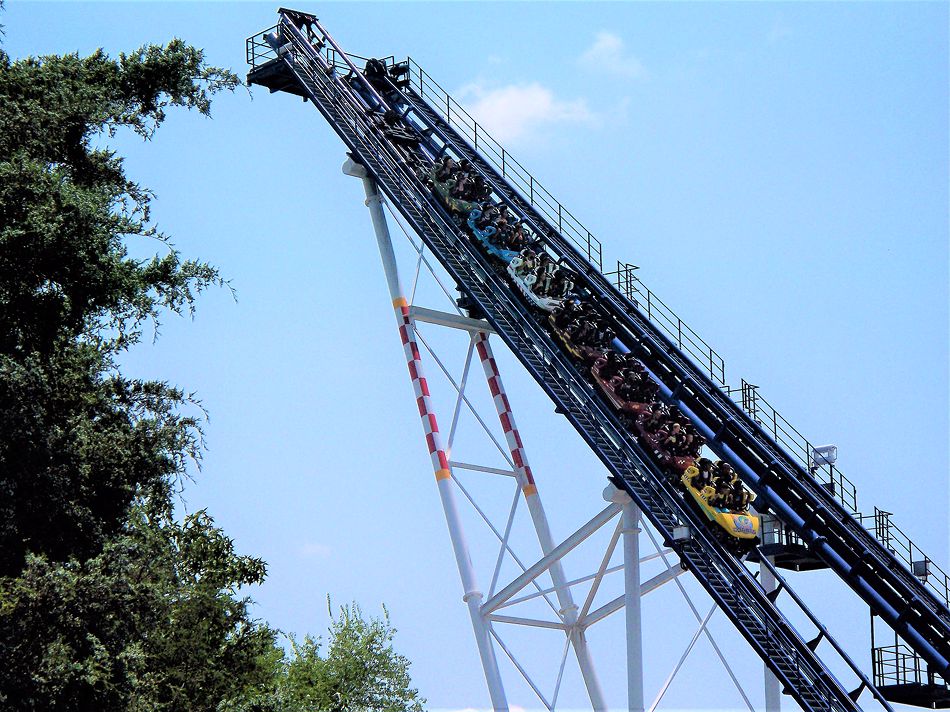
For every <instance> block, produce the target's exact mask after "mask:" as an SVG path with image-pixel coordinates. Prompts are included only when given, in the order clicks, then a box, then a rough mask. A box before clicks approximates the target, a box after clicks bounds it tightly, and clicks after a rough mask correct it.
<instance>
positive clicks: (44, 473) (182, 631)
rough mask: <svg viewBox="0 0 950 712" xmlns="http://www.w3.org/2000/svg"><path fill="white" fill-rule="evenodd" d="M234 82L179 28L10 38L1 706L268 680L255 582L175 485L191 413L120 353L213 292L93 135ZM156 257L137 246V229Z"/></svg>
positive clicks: (184, 706) (192, 704) (3, 293)
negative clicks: (111, 40)
mask: <svg viewBox="0 0 950 712" xmlns="http://www.w3.org/2000/svg"><path fill="white" fill-rule="evenodd" d="M237 83H238V79H237V77H236V76H235V75H234V74H232V73H231V72H228V71H225V70H220V69H216V68H214V67H208V66H206V65H205V63H204V58H203V56H202V53H201V51H200V50H197V49H195V48H193V47H189V46H188V45H186V44H185V43H184V42H182V41H180V40H174V41H172V42H170V43H169V44H168V45H166V46H164V47H162V46H147V47H143V48H141V49H139V50H137V51H136V52H133V53H130V54H127V55H126V54H121V55H119V57H118V58H117V59H112V58H110V57H108V56H107V55H106V54H105V53H103V52H101V51H99V52H96V53H94V54H93V55H91V56H89V57H85V58H81V57H79V56H78V55H75V54H74V55H67V56H62V57H60V56H48V57H42V58H28V59H23V60H18V61H12V60H11V59H10V57H9V56H8V55H7V54H6V53H4V52H2V51H0V664H2V668H0V707H2V708H3V709H11V710H77V711H78V710H83V711H85V710H91V709H95V710H143V711H144V710H175V711H176V712H177V711H178V710H209V711H210V710H214V709H216V708H217V706H218V705H219V704H221V703H222V701H224V700H227V699H231V698H233V697H235V696H239V695H242V694H244V690H245V689H246V688H248V686H254V685H262V684H266V683H267V682H268V680H270V679H271V678H270V677H269V676H270V675H271V672H272V671H271V670H270V669H269V668H268V667H266V665H264V663H263V662H262V661H264V660H265V659H266V655H267V654H268V653H269V652H270V651H272V650H273V647H274V634H273V633H272V632H271V631H270V630H269V629H268V628H266V627H264V626H260V625H257V624H255V623H254V621H252V620H251V618H250V617H249V613H248V609H247V603H248V602H247V600H246V599H244V598H241V597H240V596H239V588H240V587H241V586H244V585H248V584H254V583H259V582H261V581H262V580H263V577H264V573H265V567H264V563H263V562H262V561H260V560H259V559H255V558H251V557H246V556H240V555H238V554H237V553H236V552H235V550H234V547H233V543H232V542H231V541H230V540H229V539H228V538H227V537H226V536H225V535H224V534H223V533H222V532H221V531H220V530H218V529H217V528H215V527H214V525H213V522H212V520H211V518H210V517H209V516H208V515H207V514H206V513H204V512H199V513H197V514H194V515H191V516H190V517H188V518H186V520H185V521H184V522H179V521H177V520H176V518H175V516H174V506H173V497H172V493H173V491H174V490H175V488H176V487H177V486H178V485H179V482H180V480H181V478H182V477H185V476H186V475H187V473H188V468H189V466H190V464H189V463H191V462H197V460H198V459H199V458H200V454H201V430H200V416H201V412H200V409H199V408H198V407H197V404H195V403H194V402H193V401H191V399H190V398H189V397H188V396H187V395H186V394H185V393H184V392H183V391H182V390H180V389H178V388H175V387H172V386H170V385H168V384H166V383H161V382H154V381H145V380H137V379H129V378H126V377H124V376H123V375H122V373H121V372H120V370H119V368H118V366H117V359H118V356H119V355H120V354H121V353H122V351H123V350H125V349H127V348H128V347H129V346H130V345H131V344H134V343H136V342H137V341H138V340H139V338H140V334H141V330H142V328H143V326H144V325H146V324H147V323H149V322H152V321H157V320H158V318H159V316H160V315H161V314H162V313H163V312H173V313H183V312H184V313H187V312H190V311H191V310H192V309H193V305H194V299H195V296H196V295H197V294H198V293H199V292H200V291H202V290H204V289H206V288H208V287H209V286H212V285H215V284H218V285H220V284H222V283H223V282H222V280H221V278H220V276H219V275H218V273H217V271H216V270H215V269H214V268H213V267H211V266H209V265H207V264H205V263H202V262H199V261H194V260H183V259H182V258H181V257H180V256H179V254H178V253H177V252H176V251H175V250H174V249H173V248H172V247H171V246H170V244H169V242H168V238H167V236H165V235H163V234H161V233H160V232H158V231H157V230H156V229H155V227H154V226H153V225H152V224H151V222H150V218H149V208H150V202H151V200H152V196H151V194H150V192H149V191H148V189H147V188H145V187H143V186H141V185H139V184H138V183H136V182H134V181H133V180H131V179H130V178H129V177H128V176H126V174H125V171H124V166H123V162H122V159H121V158H120V157H119V156H117V155H116V154H115V153H114V152H113V151H111V150H109V149H108V148H101V147H96V144H97V143H101V142H103V139H105V140H107V139H108V137H110V136H112V135H114V133H115V132H116V131H119V130H123V129H129V130H132V131H134V132H136V133H138V134H139V135H141V136H142V137H143V138H145V139H148V138H150V137H151V136H152V135H153V134H154V132H155V131H156V130H157V129H158V128H159V127H160V125H161V124H162V123H163V121H164V120H165V118H166V116H165V112H166V110H168V109H169V108H171V107H183V108H188V109H197V110H198V111H199V112H201V113H203V114H208V113H209V111H210V106H211V97H212V96H213V95H214V94H215V93H217V92H219V91H222V90H229V89H233V88H234V87H235V86H236V85H237ZM143 239H145V240H154V241H157V244H158V245H159V246H160V250H161V252H160V254H157V255H156V256H155V257H154V258H153V259H150V260H144V261H142V260H136V259H132V258H130V257H129V253H128V250H127V245H128V244H129V243H130V242H131V241H134V240H143Z"/></svg>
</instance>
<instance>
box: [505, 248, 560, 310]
mask: <svg viewBox="0 0 950 712" xmlns="http://www.w3.org/2000/svg"><path fill="white" fill-rule="evenodd" d="M541 255H542V256H541V257H539V256H538V255H536V254H535V253H534V252H533V251H532V250H530V249H527V250H523V251H522V252H521V253H520V254H519V255H518V256H517V257H515V258H514V259H512V260H511V262H509V263H508V275H509V276H510V277H511V280H512V281H513V282H514V283H515V286H516V287H517V288H518V289H519V290H520V291H521V293H522V294H524V295H525V297H527V299H528V301H530V302H531V303H532V304H533V305H534V306H536V307H537V308H538V309H542V310H543V311H546V312H553V311H554V310H555V309H557V308H558V307H560V306H561V305H562V304H564V299H563V297H554V296H546V295H545V293H544V292H543V291H542V290H543V287H544V283H543V282H542V283H541V284H539V283H538V274H537V273H538V272H541V274H545V272H544V269H545V264H546V263H548V262H551V258H550V256H549V255H548V254H547V253H546V252H542V253H541Z"/></svg>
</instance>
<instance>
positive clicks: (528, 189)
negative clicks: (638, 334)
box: [407, 57, 603, 270]
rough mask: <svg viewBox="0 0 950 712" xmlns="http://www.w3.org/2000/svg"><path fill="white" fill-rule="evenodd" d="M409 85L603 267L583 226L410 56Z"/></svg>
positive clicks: (593, 240)
mask: <svg viewBox="0 0 950 712" xmlns="http://www.w3.org/2000/svg"><path fill="white" fill-rule="evenodd" d="M407 62H408V65H409V70H410V71H409V76H408V77H407V78H408V79H409V83H410V86H411V87H412V89H413V90H414V91H415V93H416V94H418V95H419V97H421V98H422V99H424V100H425V101H426V102H427V103H428V104H429V106H431V107H432V108H433V109H434V110H436V111H438V112H439V113H440V114H441V115H442V117H443V118H444V119H445V122H446V123H447V124H449V126H451V127H452V128H454V129H455V130H456V131H457V132H458V133H459V134H460V135H461V136H462V137H463V138H465V139H466V140H467V141H468V142H469V143H470V144H471V145H472V147H473V148H474V149H475V150H476V151H478V152H479V153H480V154H481V156H482V158H484V159H485V160H486V161H487V162H488V163H490V164H491V165H492V166H493V167H494V168H496V169H497V170H498V172H499V173H501V175H502V176H503V177H504V178H506V179H507V180H508V182H509V183H510V184H511V186H512V187H513V188H515V189H516V190H517V191H518V192H519V193H521V195H522V197H523V198H524V199H525V200H526V201H527V202H528V203H529V204H530V205H531V206H532V207H533V208H534V209H535V210H537V211H538V213H540V214H541V215H542V216H544V218H545V219H546V220H547V221H548V222H549V223H550V224H551V225H552V226H555V227H556V228H557V230H558V232H560V233H561V234H562V235H563V236H564V237H565V238H566V239H568V240H569V241H570V242H572V243H574V245H575V246H576V247H577V248H578V249H579V250H581V252H583V253H584V255H585V256H586V257H587V259H588V260H589V261H590V263H591V264H593V265H594V266H595V267H597V269H599V270H603V250H602V246H601V243H600V241H599V240H598V239H597V238H595V237H594V236H593V235H592V234H591V232H590V230H588V229H587V228H586V227H584V226H583V225H582V224H581V222H580V221H579V220H578V219H577V218H576V217H574V215H573V214H572V213H571V212H570V211H569V210H568V209H567V208H565V207H564V206H563V205H562V204H561V203H560V202H559V201H558V200H557V199H556V198H555V197H554V196H553V195H551V193H550V192H549V191H548V190H547V189H546V188H545V187H544V186H543V185H541V184H540V183H539V182H538V181H537V180H535V178H534V176H532V175H531V174H530V173H528V171H527V170H526V169H525V167H524V166H522V165H521V164H520V163H519V162H518V161H517V160H515V159H514V158H513V157H512V155H511V154H510V153H508V151H506V150H505V148H504V146H502V145H501V144H500V143H498V141H496V140H495V139H494V138H492V136H491V134H489V133H488V131H486V130H485V127H483V126H481V125H480V124H479V123H478V122H477V121H475V119H474V118H472V116H471V114H469V113H468V112H467V111H466V110H465V108H464V107H463V106H462V105H461V104H459V103H458V102H457V101H456V100H455V99H453V98H452V97H451V96H450V95H449V93H448V92H446V91H445V90H444V89H443V88H442V87H441V86H439V84H438V83H437V82H436V81H435V80H434V79H433V78H432V77H431V76H429V74H427V73H426V71H425V70H424V69H423V68H422V67H420V66H419V65H418V64H417V63H416V62H415V61H414V60H413V59H412V57H409V58H408V60H407Z"/></svg>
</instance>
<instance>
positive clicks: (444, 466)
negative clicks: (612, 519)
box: [343, 159, 508, 712]
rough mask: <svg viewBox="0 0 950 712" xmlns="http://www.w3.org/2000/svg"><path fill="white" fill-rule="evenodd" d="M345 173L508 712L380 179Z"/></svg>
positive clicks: (359, 170) (490, 675) (361, 171)
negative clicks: (368, 222)
mask: <svg viewBox="0 0 950 712" xmlns="http://www.w3.org/2000/svg"><path fill="white" fill-rule="evenodd" d="M343 172H344V173H345V174H346V175H349V176H353V177H355V178H361V179H362V180H363V188H364V190H365V191H366V207H367V208H369V212H370V216H371V217H372V220H373V229H374V231H375V233H376V242H377V244H378V246H379V255H380V258H381V259H382V262H383V270H384V271H385V273H386V283H387V285H388V286H389V294H390V297H391V298H392V303H393V308H394V310H395V313H396V321H397V323H398V324H399V332H400V337H401V339H402V342H403V347H404V349H405V351H406V360H407V363H408V365H409V372H410V376H411V377H412V382H413V389H414V390H415V393H416V399H417V401H418V402H419V403H420V410H419V412H420V415H421V416H422V419H423V428H424V430H425V433H426V442H427V445H428V447H429V453H430V455H431V457H432V464H433V470H434V471H435V477H436V482H437V485H438V488H439V497H440V498H441V500H442V509H443V511H444V512H445V521H446V524H447V525H448V529H449V537H450V538H451V540H452V549H453V550H454V552H455V561H456V564H457V565H458V569H459V576H460V577H461V579H462V588H463V597H462V600H464V601H465V603H466V605H467V606H468V611H469V616H470V617H471V620H472V629H473V631H474V633H475V642H476V644H477V646H478V653H479V657H480V658H481V662H482V669H483V670H484V672H485V681H486V683H487V685H488V694H489V696H490V698H491V702H492V707H493V709H494V710H496V712H499V711H500V712H507V710H508V702H507V699H506V697H505V690H504V686H503V685H502V681H501V674H500V673H499V671H498V661H497V660H496V658H495V649H494V647H493V645H492V641H491V631H490V629H489V626H488V623H487V622H486V620H485V618H484V616H483V615H482V612H481V605H482V592H481V591H480V590H479V588H478V584H477V582H476V579H475V572H474V569H473V567H472V560H471V557H470V556H469V552H468V543H467V541H466V539H465V533H464V530H463V529H462V522H461V519H460V518H459V514H458V509H457V507H456V504H455V492H454V490H453V489H452V472H451V468H450V466H449V464H448V459H447V458H446V456H445V450H444V449H443V447H442V442H441V435H440V433H439V429H438V425H437V424H436V420H435V415H434V414H433V413H431V411H430V406H429V391H428V385H427V382H426V380H425V377H424V376H423V374H422V363H421V361H420V359H419V349H418V346H417V345H416V341H415V336H414V329H413V325H412V319H411V317H410V315H409V305H408V304H407V303H406V298H405V296H404V295H403V291H402V286H401V284H400V282H399V271H398V268H397V266H396V256H395V253H394V252H393V246H392V239H391V237H390V235H389V227H388V225H387V223H386V215H385V213H384V212H383V208H382V196H381V195H380V193H379V190H378V188H377V186H376V182H375V181H374V180H373V179H372V178H371V177H370V176H369V175H368V174H367V173H366V169H365V168H364V167H363V166H361V165H359V164H357V163H354V162H353V161H352V160H351V159H347V161H346V162H345V163H344V164H343Z"/></svg>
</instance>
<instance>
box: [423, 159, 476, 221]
mask: <svg viewBox="0 0 950 712" xmlns="http://www.w3.org/2000/svg"><path fill="white" fill-rule="evenodd" d="M437 173H438V171H437V167H436V166H433V167H432V169H431V170H430V171H429V178H430V180H431V181H432V187H433V189H434V190H435V192H436V195H438V196H439V198H440V199H441V201H442V204H443V205H445V207H446V208H447V209H448V210H450V211H451V212H453V213H456V214H458V215H469V214H470V213H471V212H472V211H473V210H478V209H481V206H480V205H479V204H478V203H473V202H470V201H468V200H461V199H459V198H456V197H454V196H453V195H452V191H453V189H454V188H455V178H452V177H449V178H448V179H446V180H439V178H438V177H437Z"/></svg>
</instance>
